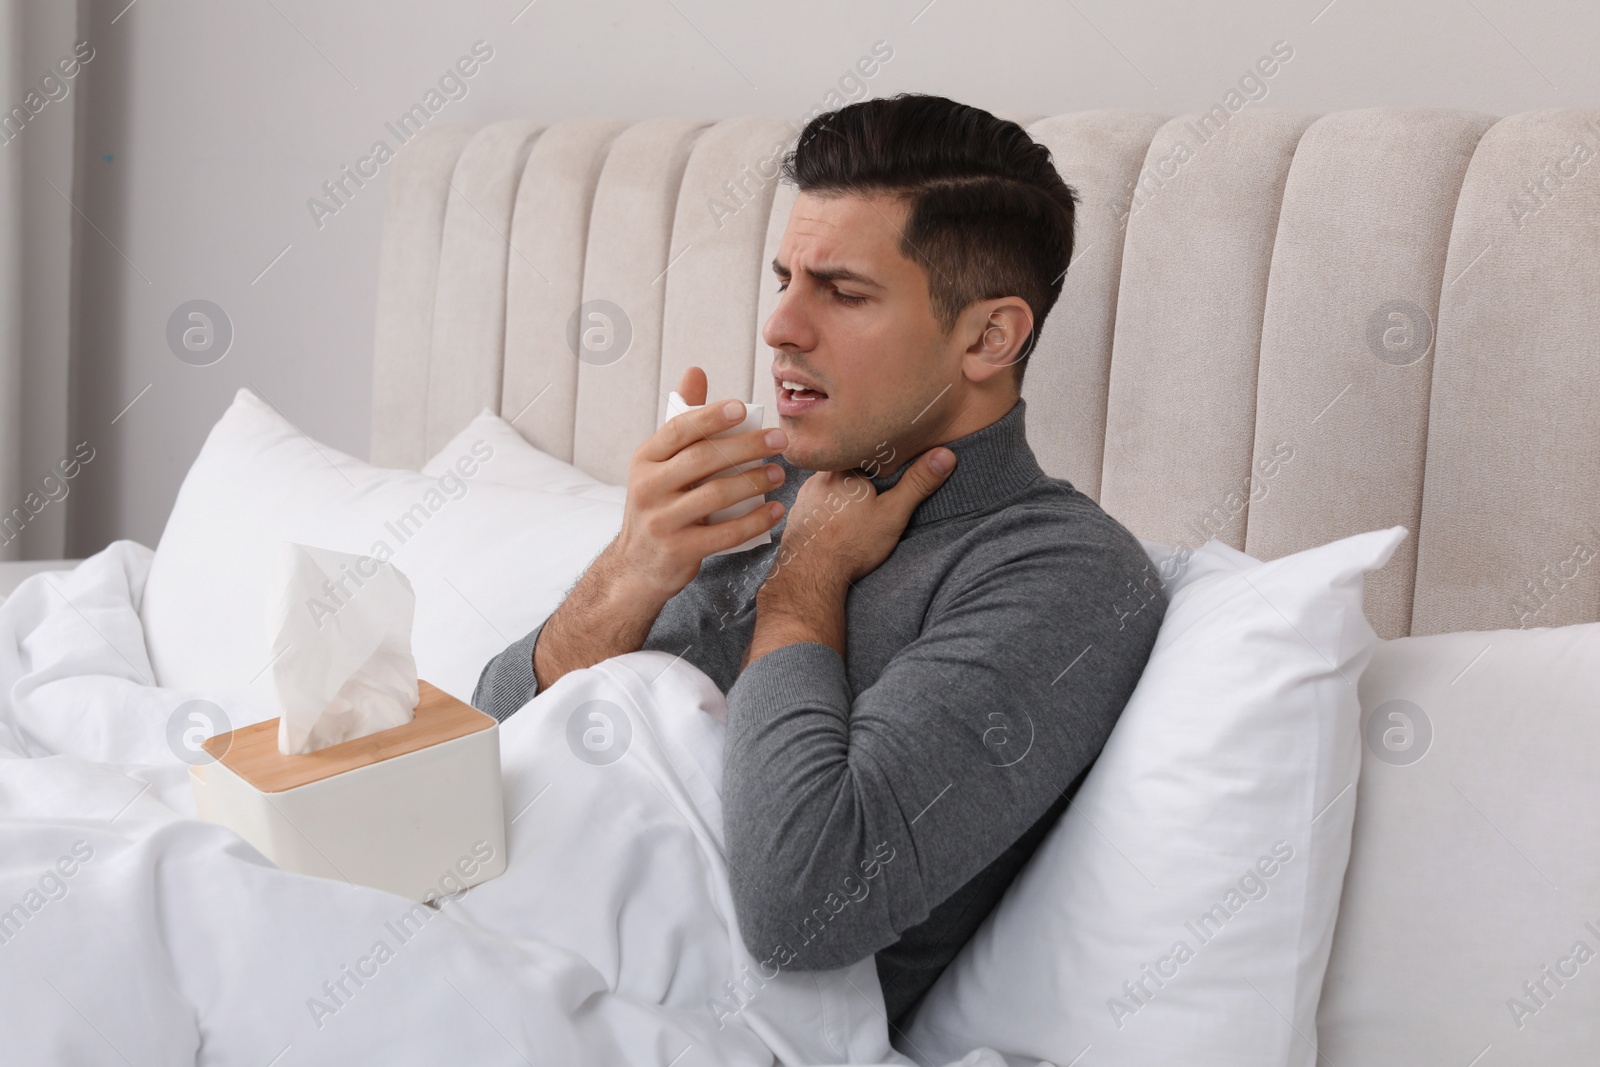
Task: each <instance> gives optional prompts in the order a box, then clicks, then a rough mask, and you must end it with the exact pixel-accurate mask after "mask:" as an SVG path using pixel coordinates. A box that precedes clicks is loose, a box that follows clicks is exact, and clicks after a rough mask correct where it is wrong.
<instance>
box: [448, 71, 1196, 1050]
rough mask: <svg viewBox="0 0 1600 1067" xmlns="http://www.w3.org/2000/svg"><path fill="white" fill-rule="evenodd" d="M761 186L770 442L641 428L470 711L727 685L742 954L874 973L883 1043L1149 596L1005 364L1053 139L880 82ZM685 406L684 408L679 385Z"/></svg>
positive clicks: (995, 890) (1122, 661) (1045, 267)
mask: <svg viewBox="0 0 1600 1067" xmlns="http://www.w3.org/2000/svg"><path fill="white" fill-rule="evenodd" d="M784 177H785V179H786V180H788V181H791V182H793V183H795V184H796V185H797V186H798V188H799V196H798V198H797V200H796V203H795V206H794V210H793V213H792V214H791V216H790V219H789V224H788V228H787V229H786V230H785V232H784V235H783V240H782V244H781V245H780V247H779V250H778V255H777V258H776V259H775V260H774V262H773V264H772V267H773V270H774V272H775V273H776V275H777V279H778V282H779V291H780V292H781V293H782V296H781V297H780V300H779V303H778V307H777V309H776V310H775V311H774V312H773V314H772V317H771V318H770V319H768V320H767V322H766V325H765V328H764V339H765V341H766V343H767V344H768V345H769V346H771V348H772V349H773V367H772V374H773V378H774V380H775V381H774V387H775V389H776V393H777V408H778V414H779V419H780V422H781V424H782V425H781V428H777V429H771V430H767V431H755V432H751V433H745V434H740V435H737V436H734V437H731V438H725V439H719V440H711V437H712V436H713V435H714V434H717V433H720V432H723V431H726V430H728V429H729V428H730V427H732V426H735V425H737V424H738V423H739V422H740V421H741V419H742V418H743V417H744V405H743V404H742V403H740V402H738V401H736V400H730V401H726V402H719V403H715V404H710V405H707V406H705V407H703V408H701V409H700V410H698V411H693V412H690V413H688V414H685V415H681V416H679V417H677V418H675V419H672V420H671V421H669V422H668V423H667V424H666V425H665V426H663V427H662V428H661V429H660V430H659V431H657V432H656V433H655V434H654V435H652V436H651V437H650V438H649V439H648V440H646V441H645V442H644V444H642V445H641V446H640V447H639V449H638V451H637V452H636V453H635V454H634V457H633V460H632V465H631V468H630V471H629V478H628V496H627V503H626V506H625V510H624V514H623V521H622V529H621V532H620V533H619V534H618V535H617V538H616V540H615V541H613V542H612V543H611V544H610V545H609V546H608V547H607V548H606V549H605V550H604V551H603V552H602V553H601V554H600V556H599V557H598V558H597V559H596V560H595V561H594V563H593V564H592V565H591V566H590V568H589V570H588V571H587V573H585V574H584V575H583V577H582V578H581V579H580V580H579V581H578V583H577V585H576V586H574V588H573V589H572V591H571V593H570V594H569V595H568V597H567V599H566V601H565V602H564V603H563V604H562V605H561V606H560V607H559V608H558V609H557V610H556V612H555V613H554V614H553V615H552V616H551V617H550V618H549V620H548V621H546V622H545V624H544V625H543V626H542V627H541V628H540V629H538V630H535V631H534V632H533V633H531V634H529V635H528V636H527V637H525V638H524V639H522V640H521V641H518V642H517V643H516V644H514V645H512V646H511V647H510V648H508V649H506V651H505V652H503V653H502V654H501V655H500V656H498V657H496V658H495V659H494V660H492V661H491V662H490V663H489V664H488V665H487V666H486V667H485V668H484V671H483V675H482V678H481V679H480V680H479V683H478V688H477V692H476V694H475V695H474V703H475V704H477V705H478V706H479V707H482V708H485V709H487V710H489V711H490V712H491V713H493V714H494V715H496V716H497V717H499V718H502V719H503V718H504V717H505V716H507V715H509V714H511V713H512V712H513V711H515V710H516V709H518V708H519V707H521V706H522V705H523V704H524V703H526V702H527V701H528V699H529V698H531V697H532V696H533V695H534V693H536V692H538V691H540V690H543V689H545V688H548V687H549V686H550V685H552V684H553V683H554V682H555V681H556V680H557V679H559V678H560V677H561V676H562V675H564V674H566V673H568V672H570V671H575V670H580V669H582V668H585V667H589V666H591V665H593V664H595V663H598V662H600V661H601V660H603V659H606V658H607V657H610V656H615V655H620V654H622V653H626V652H632V651H635V650H637V649H642V648H643V649H657V650H660V651H664V652H669V653H672V654H673V655H678V654H682V656H683V658H684V659H685V660H687V661H688V662H690V663H692V664H694V665H695V666H697V667H699V668H700V669H701V670H703V671H705V672H706V674H707V675H709V676H710V677H711V678H712V679H713V680H714V681H715V682H716V683H717V685H718V686H719V687H720V688H721V689H722V690H723V691H724V692H725V693H726V694H727V704H728V733H727V748H726V755H725V771H724V780H723V790H724V794H723V805H724V809H725V812H726V819H725V827H724V829H725V838H726V847H727V855H728V861H729V867H730V868H731V871H732V875H731V878H732V890H733V898H734V904H735V908H736V911H737V914H738V919H739V926H740V930H741V933H742V935H743V937H744V940H745V943H746V945H747V946H748V947H749V949H750V951H751V952H752V953H753V954H754V955H755V957H756V959H757V960H758V961H761V963H762V966H763V969H764V970H765V971H766V972H767V973H768V974H769V976H770V973H771V972H772V969H773V968H777V969H782V970H815V969H822V968H831V967H840V966H845V965H848V964H851V963H854V962H856V961H858V960H861V959H864V958H865V957H867V956H868V955H875V957H876V967H877V972H878V976H879V978H880V980H881V983H882V986H883V993H884V1000H885V1004H886V1007H887V1011H888V1015H889V1019H890V1021H891V1022H892V1023H894V1024H895V1025H896V1026H903V1025H904V1024H905V1023H906V1022H908V1021H909V1017H910V1013H911V1011H912V1009H913V1008H914V1007H915V1006H916V1004H917V1003H918V1001H919V1000H920V998H921V997H922V995H923V994H924V993H925V992H926V991H927V989H928V987H929V986H930V985H931V984H932V983H933V981H934V979H935V978H937V977H938V975H939V973H940V971H942V970H943V968H944V967H945V966H946V965H947V964H948V963H949V962H950V960H951V959H952V958H953V957H954V956H955V954H956V952H957V951H958V950H959V949H960V948H961V946H962V945H963V944H964V943H965V942H966V941H967V939H968V938H969V937H970V936H971V935H972V934H973V932H974V931H975V930H976V929H977V927H978V924H979V923H980V922H981V921H982V920H983V918H984V916H985V915H987V914H988V913H989V912H990V911H991V910H992V909H993V908H994V906H995V905H996V904H997V903H998V902H999V899H1000V896H1001V894H1002V893H1003V892H1004V890H1005V888H1006V886H1007V885H1008V884H1009V883H1010V882H1011V880H1012V878H1013V876H1014V875H1015V874H1016V873H1017V871H1018V870H1019V869H1020V868H1021V866H1022V865H1023V863H1024V862H1025V861H1026V860H1027V858H1028V856H1029V855H1030V854H1031V853H1032V852H1033V851H1034V849H1035V848H1036V847H1037V845H1038V844H1039V842H1040V840H1041V839H1042V838H1043V836H1044V834H1045V833H1046V832H1047V831H1048V830H1049V829H1050V827H1051V826H1052V825H1053V824H1054V823H1055V822H1056V821H1057V819H1058V818H1059V817H1060V816H1061V814H1062V812H1063V811H1064V810H1065V808H1066V806H1067V803H1068V801H1069V799H1070V798H1071V796H1072V794H1073V793H1074V792H1075V791H1076V789H1077V787H1078V785H1079V784H1080V782H1081V781H1082V779H1083V776H1084V774H1085V773H1086V772H1087V770H1088V768H1089V766H1090V764H1091V763H1092V762H1093V760H1094V758H1095V757H1096V755H1098V753H1099V751H1100V749H1101V746H1102V745H1103V744H1104V742H1105V740H1106V737H1107V735H1108V734H1109V733H1110V731H1111V727H1112V725H1113V724H1114V723H1115V721H1116V719H1117V716H1118V715H1119V714H1120V713H1121V710H1122V707H1123V705H1124V704H1125V703H1126V702H1127V700H1128V697H1129V695H1130V694H1131V693H1132V691H1133V687H1134V684H1135V683H1136V682H1137V680H1138V678H1139V674H1140V672H1141V671H1142V670H1143V668H1144V664H1145V661H1146V659H1147V658H1148V656H1149V653H1150V649H1151V646H1152V644H1153V643H1154V641H1155V635H1156V630H1157V627H1158V626H1159V624H1160V621H1161V618H1162V615H1163V613H1164V611H1165V607H1166V601H1165V598H1164V597H1163V595H1162V593H1161V590H1160V584H1159V582H1158V581H1156V580H1155V577H1154V571H1153V568H1151V567H1150V565H1149V562H1148V559H1147V557H1146V556H1145V554H1144V552H1143V550H1142V549H1141V547H1140V545H1139V542H1138V540H1137V539H1136V538H1135V537H1134V536H1133V535H1132V534H1131V533H1129V532H1128V530H1126V529H1125V528H1124V527H1122V526H1121V525H1120V524H1119V523H1117V522H1116V520H1114V519H1112V518H1110V517H1109V516H1108V515H1106V513H1105V512H1104V511H1102V510H1101V509H1100V508H1099V507H1098V506H1097V505H1096V504H1095V502H1094V501H1092V500H1090V499H1089V498H1088V497H1086V496H1084V495H1083V494H1082V493H1079V492H1078V491H1077V490H1075V489H1074V488H1073V487H1072V486H1071V485H1070V484H1069V483H1067V482H1065V481H1061V480H1058V479H1053V478H1050V477H1047V476H1046V475H1045V474H1044V473H1043V471H1041V470H1040V468H1039V466H1038V464H1037V462H1035V460H1034V456H1033V453H1032V451H1031V450H1030V449H1029V447H1028V444H1027V440H1026V437H1025V435H1024V431H1023V415H1024V408H1025V405H1024V404H1023V402H1022V400H1021V398H1020V389H1021V381H1022V375H1023V372H1024V370H1025V368H1026V365H1027V356H1028V353H1029V352H1030V350H1031V348H1032V344H1033V338H1034V336H1035V335H1036V334H1037V331H1038V329H1039V328H1040V327H1041V326H1042V325H1043V323H1044V319H1045V316H1046V314H1048V312H1049V311H1050V308H1051V306H1052V305H1053V304H1054V303H1055V301H1056V298H1057V297H1058V296H1059V295H1060V292H1061V284H1062V277H1063V276H1064V275H1065V273H1066V268H1067V264H1068V262H1069V261H1070V260H1071V257H1072V237H1073V205H1074V202H1075V199H1076V196H1075V194H1074V193H1073V191H1072V190H1071V189H1070V188H1069V187H1068V186H1067V185H1066V184H1065V183H1064V182H1063V181H1062V180H1061V177H1060V176H1059V175H1058V174H1057V172H1056V170H1055V167H1054V164H1053V163H1052V162H1051V158H1050V153H1049V151H1048V150H1047V149H1045V148H1044V147H1043V146H1041V145H1038V144H1035V143H1034V142H1033V141H1032V140H1031V139H1029V137H1028V135H1027V134H1026V133H1025V132H1024V131H1023V130H1022V128H1021V127H1019V126H1017V125H1016V124H1014V123H1010V122H1002V121H1000V120H999V119H996V118H995V117H994V116H993V115H990V114H989V113H988V112H985V111H980V110H978V109H976V108H972V107H967V106H964V105H961V104H957V103H954V102H952V101H949V100H944V99H941V98H938V97H928V96H900V97H895V98H894V99H890V100H873V101H866V102H862V103H858V104H853V105H851V106H849V107H846V108H844V109H842V110H840V111H838V112H834V113H831V114H827V115H822V116H820V117H818V118H817V119H815V120H813V121H812V122H811V123H810V124H809V125H808V126H807V127H806V130H805V132H804V133H803V134H802V136H801V138H800V140H799V143H798V145H797V147H796V149H795V151H794V152H793V153H791V154H790V155H789V157H788V158H787V159H786V160H785V163H784ZM679 391H680V392H681V393H682V394H684V396H685V398H686V399H688V400H689V401H690V403H702V402H704V400H705V399H706V379H705V375H704V374H703V373H702V372H700V371H699V370H698V369H697V368H694V369H691V370H690V371H689V372H687V373H686V374H685V375H684V376H683V381H682V382H681V384H680V386H679ZM774 457H775V458H776V462H774V463H772V464H770V465H765V466H758V467H756V468H754V469H752V470H751V471H749V472H747V473H746V474H744V475H741V476H735V477H728V478H712V479H711V480H709V481H705V479H707V478H708V476H710V475H712V474H715V473H717V472H720V471H723V470H726V469H727V468H728V467H730V466H732V465H735V464H739V463H744V462H746V461H750V460H763V459H768V458H774ZM813 472H814V473H813ZM702 482H703V484H702ZM763 494H764V495H765V496H766V498H767V502H766V503H764V504H763V505H761V506H759V507H757V508H756V509H755V510H754V511H752V512H750V513H749V514H748V515H746V516H744V517H741V518H737V519H731V520H727V521H722V522H716V523H708V522H707V521H706V519H707V517H708V516H709V515H710V514H711V513H712V512H715V511H718V510H720V509H723V508H726V507H729V506H730V505H732V504H735V503H737V502H739V501H740V500H748V499H750V498H752V497H754V496H757V495H763ZM785 515H787V518H785ZM769 530H770V531H772V532H773V534H774V541H773V543H772V544H770V545H767V546H763V547H759V548H755V549H751V550H747V551H744V552H738V553H733V554H729V555H719V556H716V557H715V558H707V557H709V556H711V555H712V554H713V553H716V552H719V551H721V550H723V549H728V548H731V547H733V546H736V545H739V544H742V543H743V542H745V541H746V540H749V539H750V538H751V537H753V536H755V535H757V534H760V533H763V532H766V531H769Z"/></svg>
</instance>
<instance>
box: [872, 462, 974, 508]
mask: <svg viewBox="0 0 1600 1067" xmlns="http://www.w3.org/2000/svg"><path fill="white" fill-rule="evenodd" d="M955 469H956V454H955V453H954V452H952V451H950V450H949V449H948V448H930V449H929V450H928V451H926V452H924V453H923V454H922V455H920V456H918V457H917V461H916V462H915V463H913V464H912V465H911V469H910V470H908V471H906V472H905V473H904V474H902V475H901V476H900V480H899V481H898V482H896V483H895V485H894V488H893V489H890V490H889V491H888V492H886V493H884V494H883V495H884V496H885V497H887V498H890V499H892V500H893V501H894V502H895V504H896V505H897V506H898V507H899V508H900V510H901V511H902V512H903V513H904V514H905V517H906V519H907V520H908V521H909V520H910V518H911V513H912V512H913V511H915V510H917V505H918V504H920V503H922V502H923V501H924V500H926V499H928V497H930V496H932V495H933V492H934V490H935V489H938V488H939V487H940V486H941V485H943V484H944V481H945V479H946V478H948V477H950V472H951V471H953V470H955Z"/></svg>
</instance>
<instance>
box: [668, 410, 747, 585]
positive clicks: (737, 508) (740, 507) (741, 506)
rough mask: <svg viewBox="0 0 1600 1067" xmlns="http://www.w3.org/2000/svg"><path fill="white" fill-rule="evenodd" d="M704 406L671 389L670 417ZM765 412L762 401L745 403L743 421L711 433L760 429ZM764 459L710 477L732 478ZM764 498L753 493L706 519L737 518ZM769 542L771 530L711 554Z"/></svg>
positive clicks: (730, 468) (725, 434) (720, 435)
mask: <svg viewBox="0 0 1600 1067" xmlns="http://www.w3.org/2000/svg"><path fill="white" fill-rule="evenodd" d="M704 406H705V405H704V404H691V403H689V402H688V401H687V400H685V399H684V398H683V397H682V396H681V395H679V394H678V392H677V390H673V391H672V392H671V393H668V394H667V418H668V419H675V418H677V417H678V416H679V415H682V414H683V413H684V412H687V411H699V410H700V409H701V408H702V407H704ZM764 415H765V406H764V405H761V404H746V405H745V406H744V421H743V422H741V423H739V425H737V426H734V427H732V428H731V429H727V430H724V431H722V432H721V433H714V434H712V435H711V437H712V439H713V440H715V439H716V438H719V437H732V436H734V435H735V434H741V433H750V432H751V431H752V430H759V429H761V420H762V418H763V417H764ZM765 462H766V460H762V459H753V460H751V461H750V462H748V463H741V464H739V465H738V466H737V467H729V468H728V469H727V470H725V471H720V472H718V473H717V474H713V475H712V476H711V477H712V478H731V477H733V476H734V475H735V474H738V473H739V472H741V471H747V470H752V469H754V468H756V467H759V466H761V465H762V464H763V463H765ZM709 480H710V479H707V481H709ZM765 500H766V497H764V496H752V497H749V498H747V499H745V500H741V501H739V502H738V503H737V504H734V505H733V506H732V507H726V508H723V509H722V510H721V511H713V512H712V513H711V514H710V515H708V516H707V517H706V521H707V522H725V521H727V520H728V519H737V518H739V517H741V516H743V515H748V514H750V513H751V512H752V511H754V510H755V509H756V508H759V507H760V506H761V505H762V503H763V502H764V501H765ZM770 544H772V535H771V534H770V533H760V534H756V535H755V536H754V537H752V538H750V540H748V541H746V542H744V544H742V545H734V546H733V547H732V548H725V549H723V550H722V551H721V552H713V553H711V554H712V555H713V556H726V555H729V554H731V553H734V552H743V551H745V550H746V549H750V548H757V547H759V546H761V545H770Z"/></svg>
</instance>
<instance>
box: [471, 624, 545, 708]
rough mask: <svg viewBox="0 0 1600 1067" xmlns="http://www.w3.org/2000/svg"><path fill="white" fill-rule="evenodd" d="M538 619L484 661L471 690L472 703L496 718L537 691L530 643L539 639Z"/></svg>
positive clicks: (532, 644)
mask: <svg viewBox="0 0 1600 1067" xmlns="http://www.w3.org/2000/svg"><path fill="white" fill-rule="evenodd" d="M543 629H544V623H540V624H539V625H538V626H537V627H535V628H534V629H533V630H532V631H531V632H530V633H529V634H528V635H527V636H526V637H524V638H521V639H520V640H517V641H513V642H512V643H511V644H510V645H508V646H507V647H506V649H505V651H504V652H501V653H500V654H499V655H498V656H496V657H495V658H494V659H492V660H490V661H489V662H488V663H486V664H484V665H483V670H482V671H481V672H479V674H478V684H477V686H476V687H475V688H474V689H473V690H472V706H473V707H475V708H477V709H478V710H479V711H481V712H484V713H485V714H488V715H493V716H494V717H495V719H496V720H498V721H499V722H505V721H506V719H507V718H508V717H510V715H511V713H512V712H514V711H516V710H517V709H518V708H520V707H522V705H524V704H526V703H527V702H528V701H530V700H532V699H533V698H534V697H535V696H537V695H538V693H539V680H538V679H537V678H535V677H534V674H533V646H534V645H536V644H538V643H539V633H540V631H542V630H543Z"/></svg>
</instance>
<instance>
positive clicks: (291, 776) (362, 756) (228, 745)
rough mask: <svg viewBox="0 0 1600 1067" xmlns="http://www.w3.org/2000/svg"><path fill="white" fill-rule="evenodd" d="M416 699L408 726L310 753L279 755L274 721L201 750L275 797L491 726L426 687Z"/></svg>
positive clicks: (487, 718) (227, 735)
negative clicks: (290, 790) (289, 790)
mask: <svg viewBox="0 0 1600 1067" xmlns="http://www.w3.org/2000/svg"><path fill="white" fill-rule="evenodd" d="M417 694H418V697H419V699H418V701H417V707H416V710H415V711H414V712H412V717H411V721H410V722H408V723H405V724H404V725H401V726H392V727H390V728H389V729H387V730H379V731H378V732H377V733H375V734H368V735H367V736H366V737H358V738H355V739H354V740H352V741H341V742H339V743H338V744H337V745H329V746H328V747H327V748H323V749H318V750H317V751H316V752H307V753H304V754H303V755H298V756H285V755H284V754H283V753H282V752H279V751H278V720H277V719H268V720H266V721H265V722H258V723H252V724H251V725H249V726H241V727H239V729H237V730H232V731H229V732H228V733H225V734H218V735H217V736H215V737H213V738H211V739H210V740H208V741H207V742H206V743H205V745H204V746H203V747H204V748H205V750H206V751H207V752H209V753H211V755H212V756H213V757H215V758H216V759H217V760H218V761H219V762H220V763H222V765H223V766H225V767H227V768H228V769H229V770H231V771H232V772H233V773H234V774H237V775H238V776H239V777H240V778H243V779H244V780H245V781H247V782H249V783H250V784H251V785H252V786H254V787H255V788H256V789H258V790H260V791H261V792H263V793H281V792H282V791H283V790H285V789H293V788H295V787H296V786H301V785H306V784H307V783H309V782H320V781H321V780H322V779H324V778H331V777H333V776H334V775H336V774H343V773H344V772H345V771H350V770H354V769H356V768H357V767H366V766H369V765H370V764H373V763H380V762H382V761H383V760H386V759H393V758H394V757H396V756H404V755H405V754H406V753H408V752H415V751H417V750H418V749H423V748H427V747H429V746H430V745H437V744H440V743H441V742H444V741H452V740H454V739H455V738H458V737H465V736H466V735H467V734H474V733H477V732H478V731H479V730H487V729H489V728H490V727H492V726H494V725H495V720H494V718H493V717H492V716H489V715H485V714H484V713H483V712H481V711H479V710H478V709H477V708H475V707H473V706H472V705H470V704H464V703H462V702H461V701H459V700H457V699H456V698H455V697H453V696H451V695H450V694H449V693H446V692H445V691H444V690H442V689H440V688H438V687H437V686H433V685H430V684H429V683H427V682H424V681H421V680H419V681H418V682H417Z"/></svg>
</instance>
